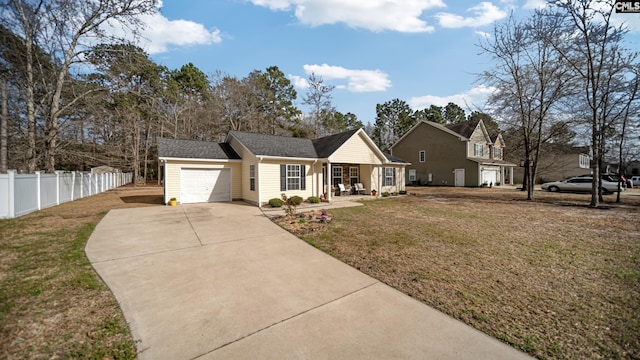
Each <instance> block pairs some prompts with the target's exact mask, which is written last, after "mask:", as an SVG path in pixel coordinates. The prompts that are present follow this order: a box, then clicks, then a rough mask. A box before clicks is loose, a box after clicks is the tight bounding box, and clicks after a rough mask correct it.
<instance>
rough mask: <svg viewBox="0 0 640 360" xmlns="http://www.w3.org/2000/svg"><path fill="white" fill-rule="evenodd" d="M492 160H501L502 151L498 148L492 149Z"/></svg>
mask: <svg viewBox="0 0 640 360" xmlns="http://www.w3.org/2000/svg"><path fill="white" fill-rule="evenodd" d="M493 158H494V159H502V149H501V148H499V147H494V148H493Z"/></svg>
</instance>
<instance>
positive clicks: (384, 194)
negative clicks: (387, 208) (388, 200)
mask: <svg viewBox="0 0 640 360" xmlns="http://www.w3.org/2000/svg"><path fill="white" fill-rule="evenodd" d="M388 196H391V194H390V193H389V192H388V191H385V192H383V193H382V197H388Z"/></svg>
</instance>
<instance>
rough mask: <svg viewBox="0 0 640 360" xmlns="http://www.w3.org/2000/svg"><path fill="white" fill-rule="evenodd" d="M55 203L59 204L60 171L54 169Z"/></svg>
mask: <svg viewBox="0 0 640 360" xmlns="http://www.w3.org/2000/svg"><path fill="white" fill-rule="evenodd" d="M56 205H60V171H56Z"/></svg>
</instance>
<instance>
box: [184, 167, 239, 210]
mask: <svg viewBox="0 0 640 360" xmlns="http://www.w3.org/2000/svg"><path fill="white" fill-rule="evenodd" d="M213 201H231V170H230V169H182V170H181V171H180V202H181V203H183V204H189V203H201V202H213Z"/></svg>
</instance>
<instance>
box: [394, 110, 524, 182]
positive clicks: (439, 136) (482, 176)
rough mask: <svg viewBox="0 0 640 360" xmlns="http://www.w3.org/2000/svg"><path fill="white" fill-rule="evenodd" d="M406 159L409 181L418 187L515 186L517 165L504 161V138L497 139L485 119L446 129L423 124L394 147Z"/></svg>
mask: <svg viewBox="0 0 640 360" xmlns="http://www.w3.org/2000/svg"><path fill="white" fill-rule="evenodd" d="M391 153H392V154H393V155H394V156H398V157H400V158H403V159H405V160H406V161H407V162H409V163H411V165H409V166H407V167H406V172H407V173H406V179H407V181H408V183H409V184H416V185H418V184H419V185H449V186H483V185H497V184H511V183H512V182H513V169H514V167H516V164H512V163H509V162H507V161H504V140H503V139H502V135H500V134H496V135H495V136H493V138H492V137H491V136H490V135H489V133H488V132H487V129H486V128H485V126H484V123H483V122H482V120H474V121H467V122H464V123H459V124H454V125H449V126H444V125H442V124H438V123H435V122H431V121H420V122H419V123H418V124H416V125H415V126H414V127H413V128H411V130H409V131H408V132H407V133H406V134H405V135H404V136H403V137H402V138H400V140H398V142H396V143H395V144H394V145H393V146H392V147H391Z"/></svg>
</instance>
